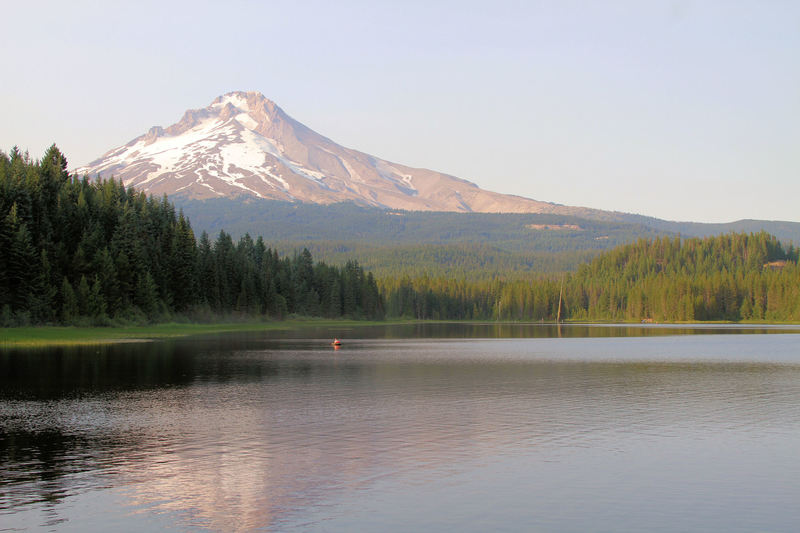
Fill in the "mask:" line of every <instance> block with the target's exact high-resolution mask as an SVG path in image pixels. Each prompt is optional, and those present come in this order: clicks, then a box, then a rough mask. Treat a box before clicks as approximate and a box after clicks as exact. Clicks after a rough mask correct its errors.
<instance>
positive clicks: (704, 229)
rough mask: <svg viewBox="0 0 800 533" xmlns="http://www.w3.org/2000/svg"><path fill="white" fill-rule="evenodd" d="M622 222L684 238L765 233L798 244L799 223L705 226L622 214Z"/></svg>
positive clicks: (740, 223)
mask: <svg viewBox="0 0 800 533" xmlns="http://www.w3.org/2000/svg"><path fill="white" fill-rule="evenodd" d="M622 220H624V221H626V222H632V223H634V224H642V225H644V226H647V227H649V228H653V229H655V230H659V231H664V232H667V233H675V234H680V235H683V236H686V237H712V236H714V235H723V234H725V233H758V232H760V231H765V232H767V233H769V234H770V235H774V236H775V237H777V238H778V240H780V241H781V242H783V243H785V244H787V245H788V244H789V243H794V244H800V223H798V222H787V221H782V220H752V219H745V220H737V221H735V222H727V223H724V224H707V223H702V222H673V221H670V220H661V219H658V218H653V217H646V216H642V215H631V214H623V215H622Z"/></svg>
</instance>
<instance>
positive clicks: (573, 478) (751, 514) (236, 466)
mask: <svg viewBox="0 0 800 533" xmlns="http://www.w3.org/2000/svg"><path fill="white" fill-rule="evenodd" d="M334 336H337V337H340V338H342V340H343V345H342V347H341V348H340V349H338V350H334V349H333V347H332V346H330V341H331V340H332V338H333V337H334ZM798 502H800V329H798V328H797V327H768V326H764V327H737V326H702V327H686V326H681V327H665V326H657V325H656V326H651V325H647V326H626V327H616V326H579V325H570V326H563V327H561V328H556V327H554V326H544V325H495V324H487V325H465V324H455V325H454V324H450V325H448V324H427V325H401V326H373V327H363V328H351V329H347V330H344V329H340V330H334V329H326V328H315V329H312V328H305V329H303V330H297V331H286V332H269V333H250V334H235V335H218V336H207V337H195V338H190V339H185V340H180V341H165V342H152V343H126V344H117V345H108V346H92V347H81V348H57V349H43V350H24V351H23V350H6V351H0V531H17V530H42V531H50V530H52V531H109V530H123V531H134V530H136V531H150V530H171V531H186V530H192V531H195V530H213V531H233V530H263V531H326V532H345V531H347V532H349V531H382V532H383V531H442V532H444V531H487V530H491V531H559V532H560V531H575V532H578V531H580V532H583V531H726V532H730V531H787V532H788V531H796V530H797V527H798V526H797V524H798V523H800V505H798Z"/></svg>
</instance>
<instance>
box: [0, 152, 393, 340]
mask: <svg viewBox="0 0 800 533" xmlns="http://www.w3.org/2000/svg"><path fill="white" fill-rule="evenodd" d="M0 217H1V218H0V220H2V225H1V226H0V272H2V273H3V275H2V278H0V323H2V325H3V326H12V325H27V324H80V325H86V324H94V325H111V324H129V323H145V322H158V321H168V320H173V319H175V318H176V317H185V318H187V319H201V320H213V319H217V318H219V317H227V316H238V317H254V316H269V317H274V318H282V317H285V316H288V315H291V314H297V315H304V316H321V317H331V318H339V317H349V318H370V319H380V318H383V316H384V304H383V301H382V299H381V296H380V294H379V293H378V288H377V283H376V281H375V279H374V277H373V276H372V274H370V273H365V272H364V269H363V268H362V267H361V266H359V265H358V264H357V263H356V262H353V261H348V262H346V263H345V264H344V266H330V265H327V264H325V263H321V262H314V261H313V259H312V256H311V253H310V252H309V251H308V250H303V251H302V252H300V253H296V254H294V256H293V257H286V256H284V257H281V256H280V255H279V254H278V253H277V251H275V250H274V249H271V248H269V247H267V246H266V245H265V244H264V241H263V239H262V238H260V237H259V238H257V239H255V240H254V239H252V238H251V237H250V236H249V235H244V236H242V237H241V238H240V239H239V240H238V241H237V242H234V241H233V239H232V238H231V236H230V235H229V234H227V233H225V232H224V231H220V233H219V235H218V236H217V237H216V239H215V240H214V241H213V242H212V241H211V239H210V238H209V236H208V235H207V234H205V233H203V234H202V235H201V236H200V239H199V240H196V239H195V235H194V232H193V231H192V227H191V225H190V222H189V220H188V219H187V218H186V217H184V216H183V214H182V213H180V212H177V213H176V210H175V207H174V206H173V205H172V204H171V203H170V202H169V201H167V199H166V198H162V199H160V200H159V199H155V198H153V197H148V196H146V195H145V194H144V193H140V192H137V191H135V190H133V189H131V188H128V189H126V188H125V187H124V186H123V185H122V184H121V183H118V182H116V181H114V180H104V181H98V182H95V181H90V180H89V179H88V178H86V177H83V178H79V177H78V176H75V175H71V174H70V173H69V172H68V171H67V160H66V158H65V157H64V155H63V154H62V153H61V152H60V151H59V150H58V148H56V147H55V146H52V147H50V148H49V149H48V150H47V152H46V153H45V155H44V157H43V158H42V159H41V160H40V161H36V160H32V159H31V158H30V157H29V156H27V155H26V154H22V153H20V152H19V150H17V149H13V150H12V151H11V153H10V154H5V153H2V152H0Z"/></svg>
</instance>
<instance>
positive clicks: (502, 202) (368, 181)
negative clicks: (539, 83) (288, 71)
mask: <svg viewBox="0 0 800 533" xmlns="http://www.w3.org/2000/svg"><path fill="white" fill-rule="evenodd" d="M77 172H79V173H81V174H84V173H85V174H89V175H91V176H100V177H111V176H113V177H114V178H116V179H121V180H122V181H123V182H124V183H125V185H133V186H135V187H136V188H137V189H139V190H144V191H146V192H149V193H152V194H155V195H161V194H164V193H166V194H168V195H171V196H175V195H180V196H183V197H186V198H191V199H209V198H237V197H256V198H263V199H273V200H286V201H294V202H304V203H315V204H332V203H337V202H347V201H351V202H355V203H356V204H359V205H364V206H374V207H380V208H388V209H403V210H410V211H456V212H484V213H503V212H505V213H552V214H568V215H578V216H586V217H591V218H600V219H614V218H616V217H615V216H614V214H612V213H607V212H603V211H599V210H594V209H586V208H580V207H569V206H563V205H559V204H553V203H548V202H540V201H536V200H532V199H529V198H523V197H520V196H512V195H506V194H499V193H495V192H491V191H486V190H484V189H481V188H480V187H478V186H477V185H475V184H474V183H471V182H469V181H466V180H463V179H459V178H457V177H454V176H449V175H447V174H442V173H440V172H435V171H432V170H427V169H420V168H411V167H407V166H404V165H401V164H397V163H392V162H389V161H386V160H383V159H380V158H377V157H374V156H371V155H369V154H365V153H363V152H359V151H357V150H352V149H350V148H345V147H343V146H340V145H338V144H336V143H335V142H333V141H332V140H330V139H328V138H326V137H323V136H322V135H320V134H318V133H316V132H314V131H312V130H311V129H309V128H307V127H306V126H304V125H303V124H301V123H300V122H298V121H296V120H294V119H293V118H291V117H290V116H289V115H287V114H286V113H285V112H284V111H283V110H282V109H281V108H280V107H278V106H277V105H275V103H274V102H272V101H270V100H268V99H267V98H265V97H264V96H263V95H261V94H260V93H257V92H246V93H245V92H232V93H228V94H225V95H223V96H220V97H218V98H217V99H216V100H214V101H213V102H212V103H211V105H209V106H208V107H205V108H203V109H194V110H189V111H187V112H186V113H185V114H184V115H183V118H182V119H181V120H180V121H179V122H177V123H175V124H173V125H172V126H169V127H168V128H161V127H153V128H151V129H150V131H149V132H148V133H146V134H145V135H142V136H140V137H137V138H136V139H134V140H132V141H131V142H129V143H128V144H126V145H124V146H121V147H119V148H115V149H113V150H110V151H109V152H107V153H106V154H105V155H103V156H102V157H101V158H99V159H97V160H95V161H93V162H91V163H90V164H89V165H88V166H86V167H83V168H80V169H77Z"/></svg>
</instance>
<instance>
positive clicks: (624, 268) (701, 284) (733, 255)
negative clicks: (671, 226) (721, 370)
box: [382, 232, 800, 321]
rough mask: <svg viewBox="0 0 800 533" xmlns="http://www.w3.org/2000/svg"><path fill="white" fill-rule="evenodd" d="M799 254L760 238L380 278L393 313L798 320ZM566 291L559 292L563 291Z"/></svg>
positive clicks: (657, 244)
mask: <svg viewBox="0 0 800 533" xmlns="http://www.w3.org/2000/svg"><path fill="white" fill-rule="evenodd" d="M797 261H798V250H797V249H796V248H794V247H793V246H791V245H790V246H789V248H788V249H784V248H783V246H782V245H781V244H780V243H779V242H778V241H777V239H775V237H773V236H771V235H768V234H766V233H763V232H762V233H758V234H748V235H745V234H729V235H723V236H719V237H709V238H705V239H699V238H692V239H683V240H681V239H679V238H667V237H664V238H659V239H650V240H647V239H642V240H639V241H637V242H636V243H633V244H628V245H624V246H621V247H618V248H616V249H614V250H611V251H608V252H604V253H602V254H601V255H600V256H598V257H596V258H595V259H594V260H592V261H591V262H590V263H588V264H585V265H583V266H581V267H580V268H579V269H578V271H577V272H575V273H568V274H565V275H563V276H560V277H559V276H550V277H543V278H538V279H537V278H531V279H529V280H514V281H504V280H487V281H483V282H477V283H468V282H464V281H454V280H452V279H444V278H431V277H427V276H422V277H416V278H409V277H405V278H401V279H389V280H384V281H383V283H382V291H383V292H384V294H385V295H386V305H387V311H388V313H389V314H390V315H401V316H409V317H416V318H439V319H444V318H458V319H499V320H555V319H556V316H557V314H558V302H559V295H561V297H562V313H561V316H562V318H563V319H571V320H617V321H620V320H627V321H630V320H635V321H638V320H655V321H703V320H734V321H736V320H768V321H798V320H800V270H799V269H798V266H797ZM562 286H563V293H562Z"/></svg>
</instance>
